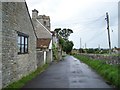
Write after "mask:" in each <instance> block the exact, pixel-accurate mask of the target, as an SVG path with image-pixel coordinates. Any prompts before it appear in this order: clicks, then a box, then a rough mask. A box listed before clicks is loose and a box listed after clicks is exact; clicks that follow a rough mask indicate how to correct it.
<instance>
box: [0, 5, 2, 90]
mask: <svg viewBox="0 0 120 90" xmlns="http://www.w3.org/2000/svg"><path fill="white" fill-rule="evenodd" d="M1 88H2V3H0V89H1Z"/></svg>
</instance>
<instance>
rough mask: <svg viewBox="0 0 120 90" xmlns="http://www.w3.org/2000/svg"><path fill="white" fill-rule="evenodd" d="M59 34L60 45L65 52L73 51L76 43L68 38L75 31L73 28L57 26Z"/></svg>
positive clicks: (56, 30)
mask: <svg viewBox="0 0 120 90" xmlns="http://www.w3.org/2000/svg"><path fill="white" fill-rule="evenodd" d="M54 31H55V32H56V34H57V38H58V39H59V45H60V47H61V48H62V50H63V51H64V52H66V53H67V54H68V53H70V52H71V50H72V48H73V46H74V44H73V42H72V41H69V40H68V37H69V36H70V34H71V33H73V31H72V30H71V29H66V28H64V29H61V28H56V29H55V30H54Z"/></svg>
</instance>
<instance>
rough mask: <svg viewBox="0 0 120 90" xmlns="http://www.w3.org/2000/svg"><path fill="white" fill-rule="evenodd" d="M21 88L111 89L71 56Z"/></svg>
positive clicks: (93, 72)
mask: <svg viewBox="0 0 120 90" xmlns="http://www.w3.org/2000/svg"><path fill="white" fill-rule="evenodd" d="M23 88H111V86H110V85H108V84H106V83H105V81H104V80H103V79H102V78H101V77H100V76H99V75H98V74H97V73H96V72H95V71H94V70H92V69H90V67H88V66H87V65H86V64H84V63H82V62H80V61H79V60H78V59H76V58H74V57H73V56H66V57H65V58H64V60H63V61H60V62H59V63H57V64H56V63H52V65H50V67H49V68H48V69H47V70H46V71H45V72H43V73H42V74H40V75H38V76H37V77H36V78H34V79H33V80H31V81H30V82H28V83H27V84H26V85H25V86H24V87H23Z"/></svg>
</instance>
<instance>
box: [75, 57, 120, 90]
mask: <svg viewBox="0 0 120 90" xmlns="http://www.w3.org/2000/svg"><path fill="white" fill-rule="evenodd" d="M74 57H76V58H78V59H79V60H80V61H82V62H84V63H86V64H87V65H89V66H90V67H92V68H93V69H94V70H96V72H97V73H99V74H100V75H101V76H102V77H103V78H104V79H105V80H106V81H107V82H108V83H109V84H112V85H113V86H115V87H116V88H120V66H119V65H108V64H106V63H105V61H104V60H95V59H91V58H89V57H87V56H83V55H74Z"/></svg>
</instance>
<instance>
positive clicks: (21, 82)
mask: <svg viewBox="0 0 120 90" xmlns="http://www.w3.org/2000/svg"><path fill="white" fill-rule="evenodd" d="M48 66H49V64H45V65H43V66H41V67H38V68H37V70H36V71H34V72H32V73H30V74H29V75H27V76H25V77H23V78H22V79H20V80H18V81H16V82H13V83H12V84H10V85H8V86H7V87H6V88H3V89H2V90H10V89H11V90H19V89H20V88H22V87H23V86H24V85H25V84H26V83H27V82H28V81H30V80H32V79H33V78H35V77H36V76H37V75H39V74H40V73H42V72H43V71H45V70H46V69H47V67H48Z"/></svg>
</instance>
